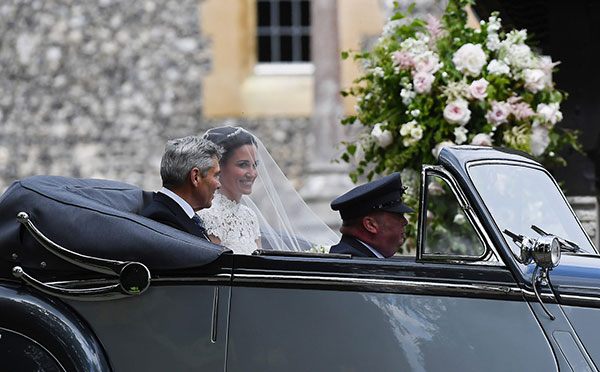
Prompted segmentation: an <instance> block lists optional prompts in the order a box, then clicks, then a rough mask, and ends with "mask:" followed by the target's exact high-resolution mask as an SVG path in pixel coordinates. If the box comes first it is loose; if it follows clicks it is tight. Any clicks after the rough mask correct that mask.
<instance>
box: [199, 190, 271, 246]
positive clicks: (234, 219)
mask: <svg viewBox="0 0 600 372" xmlns="http://www.w3.org/2000/svg"><path fill="white" fill-rule="evenodd" d="M197 214H198V216H200V218H201V219H202V221H203V222H204V226H205V227H206V231H207V232H208V234H209V235H213V236H216V237H217V238H219V240H221V245H223V246H225V247H227V248H229V249H231V250H232V251H233V252H234V253H237V254H252V252H254V251H255V250H256V249H258V245H257V244H256V241H257V240H258V239H259V238H260V228H259V224H258V218H257V217H256V213H254V211H253V210H252V209H250V208H248V207H247V206H245V205H243V204H240V203H238V202H236V201H235V200H229V199H228V198H227V197H226V196H224V195H222V194H219V193H218V192H216V193H215V196H214V198H213V201H212V206H211V207H210V208H207V209H201V210H200V211H198V212H197Z"/></svg>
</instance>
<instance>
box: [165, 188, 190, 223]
mask: <svg viewBox="0 0 600 372" xmlns="http://www.w3.org/2000/svg"><path fill="white" fill-rule="evenodd" d="M159 192H160V193H163V194H165V195H166V196H168V197H169V198H171V199H173V200H174V201H175V202H176V203H177V204H179V206H180V207H181V208H182V209H183V210H184V211H185V213H186V214H187V215H188V217H189V218H192V217H194V208H192V206H191V205H189V203H188V202H186V201H185V200H183V199H182V198H181V196H179V195H177V194H175V193H174V192H173V191H171V190H169V189H167V188H166V187H163V188H162V189H160V191H159Z"/></svg>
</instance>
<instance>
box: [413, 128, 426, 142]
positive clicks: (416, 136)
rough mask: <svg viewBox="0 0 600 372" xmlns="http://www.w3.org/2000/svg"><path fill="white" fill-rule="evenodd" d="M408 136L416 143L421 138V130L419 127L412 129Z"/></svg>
mask: <svg viewBox="0 0 600 372" xmlns="http://www.w3.org/2000/svg"><path fill="white" fill-rule="evenodd" d="M410 136H411V137H412V138H413V139H415V140H417V141H418V140H420V139H421V138H423V128H421V126H420V125H418V126H416V127H414V128H413V129H411V130H410Z"/></svg>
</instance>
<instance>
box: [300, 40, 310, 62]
mask: <svg viewBox="0 0 600 372" xmlns="http://www.w3.org/2000/svg"><path fill="white" fill-rule="evenodd" d="M300 41H301V43H302V56H301V58H302V61H304V62H310V36H302V37H301V38H300Z"/></svg>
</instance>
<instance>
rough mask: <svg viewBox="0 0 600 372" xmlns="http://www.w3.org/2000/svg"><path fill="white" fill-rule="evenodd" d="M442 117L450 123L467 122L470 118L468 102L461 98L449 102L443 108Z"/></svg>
mask: <svg viewBox="0 0 600 372" xmlns="http://www.w3.org/2000/svg"><path fill="white" fill-rule="evenodd" d="M444 119H446V121H447V122H448V123H450V124H458V125H465V124H467V123H468V122H469V120H470V119H471V110H469V103H468V102H467V101H465V100H462V99H458V100H456V101H452V102H450V103H449V104H448V105H447V106H446V107H445V108H444Z"/></svg>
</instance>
